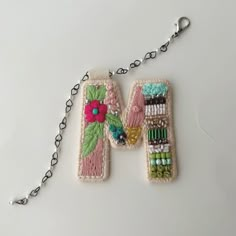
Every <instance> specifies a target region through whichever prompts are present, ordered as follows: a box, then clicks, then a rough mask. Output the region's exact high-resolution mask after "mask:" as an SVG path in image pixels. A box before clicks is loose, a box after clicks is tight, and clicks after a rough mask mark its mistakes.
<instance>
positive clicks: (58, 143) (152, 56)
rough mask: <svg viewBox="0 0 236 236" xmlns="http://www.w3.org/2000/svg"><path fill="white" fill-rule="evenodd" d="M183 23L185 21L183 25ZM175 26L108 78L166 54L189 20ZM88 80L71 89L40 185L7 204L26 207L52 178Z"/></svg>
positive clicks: (180, 20)
mask: <svg viewBox="0 0 236 236" xmlns="http://www.w3.org/2000/svg"><path fill="white" fill-rule="evenodd" d="M183 21H185V24H184V25H183ZM175 25H176V31H175V32H174V33H173V34H172V35H171V37H170V38H169V39H168V40H167V42H166V43H164V44H163V45H161V46H160V48H158V49H156V50H153V51H150V52H147V53H146V54H145V55H144V57H143V59H136V60H134V61H133V62H132V63H130V65H129V68H122V67H120V68H118V69H117V70H116V71H113V72H109V75H110V77H112V76H113V75H115V74H117V75H124V74H127V73H128V72H129V71H130V70H131V69H135V68H137V67H139V66H140V65H141V64H142V63H145V62H146V61H148V60H151V59H155V58H156V57H157V55H158V54H159V53H163V52H166V51H167V50H168V47H169V45H170V43H171V42H172V41H174V39H175V38H177V37H178V36H179V34H180V33H181V32H182V31H184V30H185V29H186V28H187V27H188V26H189V25H190V20H189V19H188V18H186V17H181V18H179V19H178V21H177V23H176V24H175ZM88 79H89V75H88V72H87V73H86V74H85V75H84V76H83V77H82V79H81V80H80V81H79V83H77V84H76V85H75V86H74V87H73V88H72V89H71V92H70V97H69V99H68V100H67V101H66V107H65V114H64V117H63V119H62V121H61V122H60V123H59V132H58V134H57V135H56V137H55V141H54V145H55V152H54V153H53V154H52V157H51V161H50V166H49V168H48V170H47V171H46V173H45V174H44V176H43V178H42V180H41V183H40V184H39V185H38V186H36V187H35V188H34V189H33V190H32V191H31V192H30V193H29V194H28V195H26V196H25V197H23V198H21V199H16V200H13V201H10V202H9V203H10V204H11V205H13V204H18V205H26V204H27V203H28V202H29V199H30V198H33V197H36V196H37V195H38V193H39V192H40V190H41V188H42V186H43V185H44V184H45V183H46V182H47V181H48V180H49V179H50V178H51V177H52V176H53V170H54V168H55V166H56V165H57V164H58V158H59V151H60V147H61V143H62V140H63V133H64V131H65V129H66V127H67V121H68V119H67V117H68V115H69V113H70V112H71V109H72V107H73V100H74V98H75V96H76V95H77V94H78V92H79V89H80V85H81V83H83V82H84V81H86V80H88Z"/></svg>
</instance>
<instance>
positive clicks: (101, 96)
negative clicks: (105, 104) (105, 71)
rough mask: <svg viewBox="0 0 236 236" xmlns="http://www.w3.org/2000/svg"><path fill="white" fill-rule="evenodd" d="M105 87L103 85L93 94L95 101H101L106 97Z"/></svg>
mask: <svg viewBox="0 0 236 236" xmlns="http://www.w3.org/2000/svg"><path fill="white" fill-rule="evenodd" d="M106 91H107V90H106V87H105V86H104V85H102V86H100V87H99V88H98V89H97V90H96V93H95V99H97V100H99V101H103V100H104V99H105V97H106Z"/></svg>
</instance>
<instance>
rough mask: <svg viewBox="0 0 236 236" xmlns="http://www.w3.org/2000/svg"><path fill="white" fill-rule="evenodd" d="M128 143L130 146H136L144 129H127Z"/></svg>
mask: <svg viewBox="0 0 236 236" xmlns="http://www.w3.org/2000/svg"><path fill="white" fill-rule="evenodd" d="M125 131H126V134H127V142H128V144H130V145H134V144H135V143H136V142H137V140H138V138H139V137H140V134H141V131H142V128H141V127H126V128H125Z"/></svg>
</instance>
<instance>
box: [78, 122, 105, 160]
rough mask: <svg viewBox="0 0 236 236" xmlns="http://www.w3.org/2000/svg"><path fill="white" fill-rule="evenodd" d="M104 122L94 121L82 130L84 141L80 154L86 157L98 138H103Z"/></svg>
mask: <svg viewBox="0 0 236 236" xmlns="http://www.w3.org/2000/svg"><path fill="white" fill-rule="evenodd" d="M103 129H104V123H98V122H94V123H91V124H89V125H88V126H87V127H86V128H85V130H84V142H83V144H82V156H83V157H84V158H85V157H87V156H88V155H89V154H90V153H91V152H92V151H93V150H94V149H95V147H96V145H97V142H98V139H99V138H103Z"/></svg>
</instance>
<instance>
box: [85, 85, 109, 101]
mask: <svg viewBox="0 0 236 236" xmlns="http://www.w3.org/2000/svg"><path fill="white" fill-rule="evenodd" d="M106 91H107V90H106V87H105V86H104V85H102V86H99V87H98V88H96V86H95V85H88V86H87V88H86V98H87V99H88V100H89V101H93V100H99V101H103V100H104V99H105V97H106Z"/></svg>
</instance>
